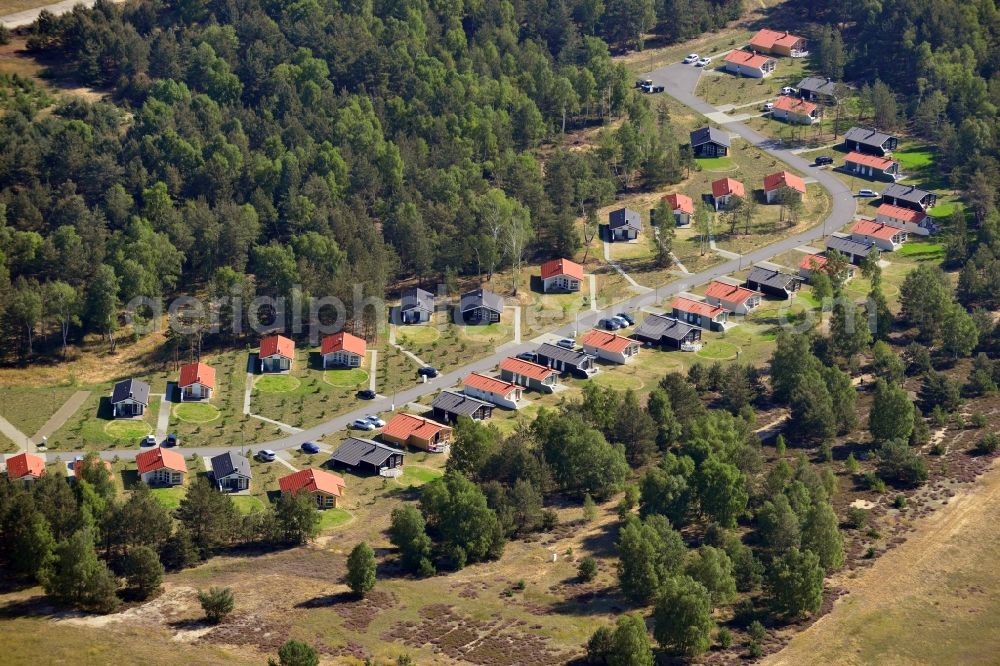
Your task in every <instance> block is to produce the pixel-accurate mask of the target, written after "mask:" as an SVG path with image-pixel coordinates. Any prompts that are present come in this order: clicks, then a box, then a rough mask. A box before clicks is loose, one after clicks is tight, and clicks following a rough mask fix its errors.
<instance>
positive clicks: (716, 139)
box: [691, 127, 729, 148]
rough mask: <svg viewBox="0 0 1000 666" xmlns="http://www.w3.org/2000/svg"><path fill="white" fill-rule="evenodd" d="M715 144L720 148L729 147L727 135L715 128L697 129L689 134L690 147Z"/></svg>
mask: <svg viewBox="0 0 1000 666" xmlns="http://www.w3.org/2000/svg"><path fill="white" fill-rule="evenodd" d="M709 141H711V142H712V143H717V144H719V145H720V146H725V147H726V148H728V147H729V134H727V133H726V132H723V131H722V130H720V129H719V128H717V127H699V128H698V129H696V130H695V131H693V132H691V146H692V147H693V146H700V145H701V144H703V143H708V142H709Z"/></svg>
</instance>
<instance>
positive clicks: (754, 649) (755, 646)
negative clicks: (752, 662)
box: [747, 641, 764, 659]
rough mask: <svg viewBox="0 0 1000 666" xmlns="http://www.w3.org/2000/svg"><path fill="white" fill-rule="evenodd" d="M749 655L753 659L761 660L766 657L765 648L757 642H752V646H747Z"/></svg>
mask: <svg viewBox="0 0 1000 666" xmlns="http://www.w3.org/2000/svg"><path fill="white" fill-rule="evenodd" d="M747 655H748V656H749V657H750V658H751V659H760V658H761V657H763V656H764V648H762V647H761V646H760V643H758V642H757V641H750V644H749V645H747Z"/></svg>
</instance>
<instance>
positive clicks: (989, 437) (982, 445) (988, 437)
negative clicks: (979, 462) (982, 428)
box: [976, 432, 1000, 453]
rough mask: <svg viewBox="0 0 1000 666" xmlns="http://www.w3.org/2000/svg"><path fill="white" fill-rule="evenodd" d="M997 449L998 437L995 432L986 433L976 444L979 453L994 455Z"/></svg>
mask: <svg viewBox="0 0 1000 666" xmlns="http://www.w3.org/2000/svg"><path fill="white" fill-rule="evenodd" d="M997 449H1000V435H998V434H997V433H995V432H988V433H986V434H985V435H983V436H982V437H980V438H979V442H978V443H977V444H976V450H977V451H978V452H979V453H995V452H996V450H997Z"/></svg>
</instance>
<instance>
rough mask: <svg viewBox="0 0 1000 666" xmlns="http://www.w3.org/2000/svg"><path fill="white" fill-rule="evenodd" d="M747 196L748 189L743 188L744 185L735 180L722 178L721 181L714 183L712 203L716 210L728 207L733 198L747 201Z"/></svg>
mask: <svg viewBox="0 0 1000 666" xmlns="http://www.w3.org/2000/svg"><path fill="white" fill-rule="evenodd" d="M746 196H747V191H746V188H745V187H743V183H741V182H740V181H738V180H735V179H733V178H720V179H719V180H716V181H712V201H713V203H714V204H715V210H719V209H720V208H722V207H724V206H728V205H729V202H730V201H731V200H732V197H739V198H740V199H746Z"/></svg>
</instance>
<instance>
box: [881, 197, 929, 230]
mask: <svg viewBox="0 0 1000 666" xmlns="http://www.w3.org/2000/svg"><path fill="white" fill-rule="evenodd" d="M875 221H876V222H883V223H885V224H891V225H892V226H894V227H899V228H900V229H906V231H907V232H909V233H911V234H920V235H921V236H928V235H930V234H931V233H933V231H935V230H936V227H937V225H936V224H934V223H933V222H932V221H931V219H930V218H929V217H928V216H927V213H925V212H923V211H919V210H913V209H912V208H901V207H900V206H893V205H892V204H887V203H884V204H882V205H881V206H879V207H878V210H877V211H876V212H875Z"/></svg>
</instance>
